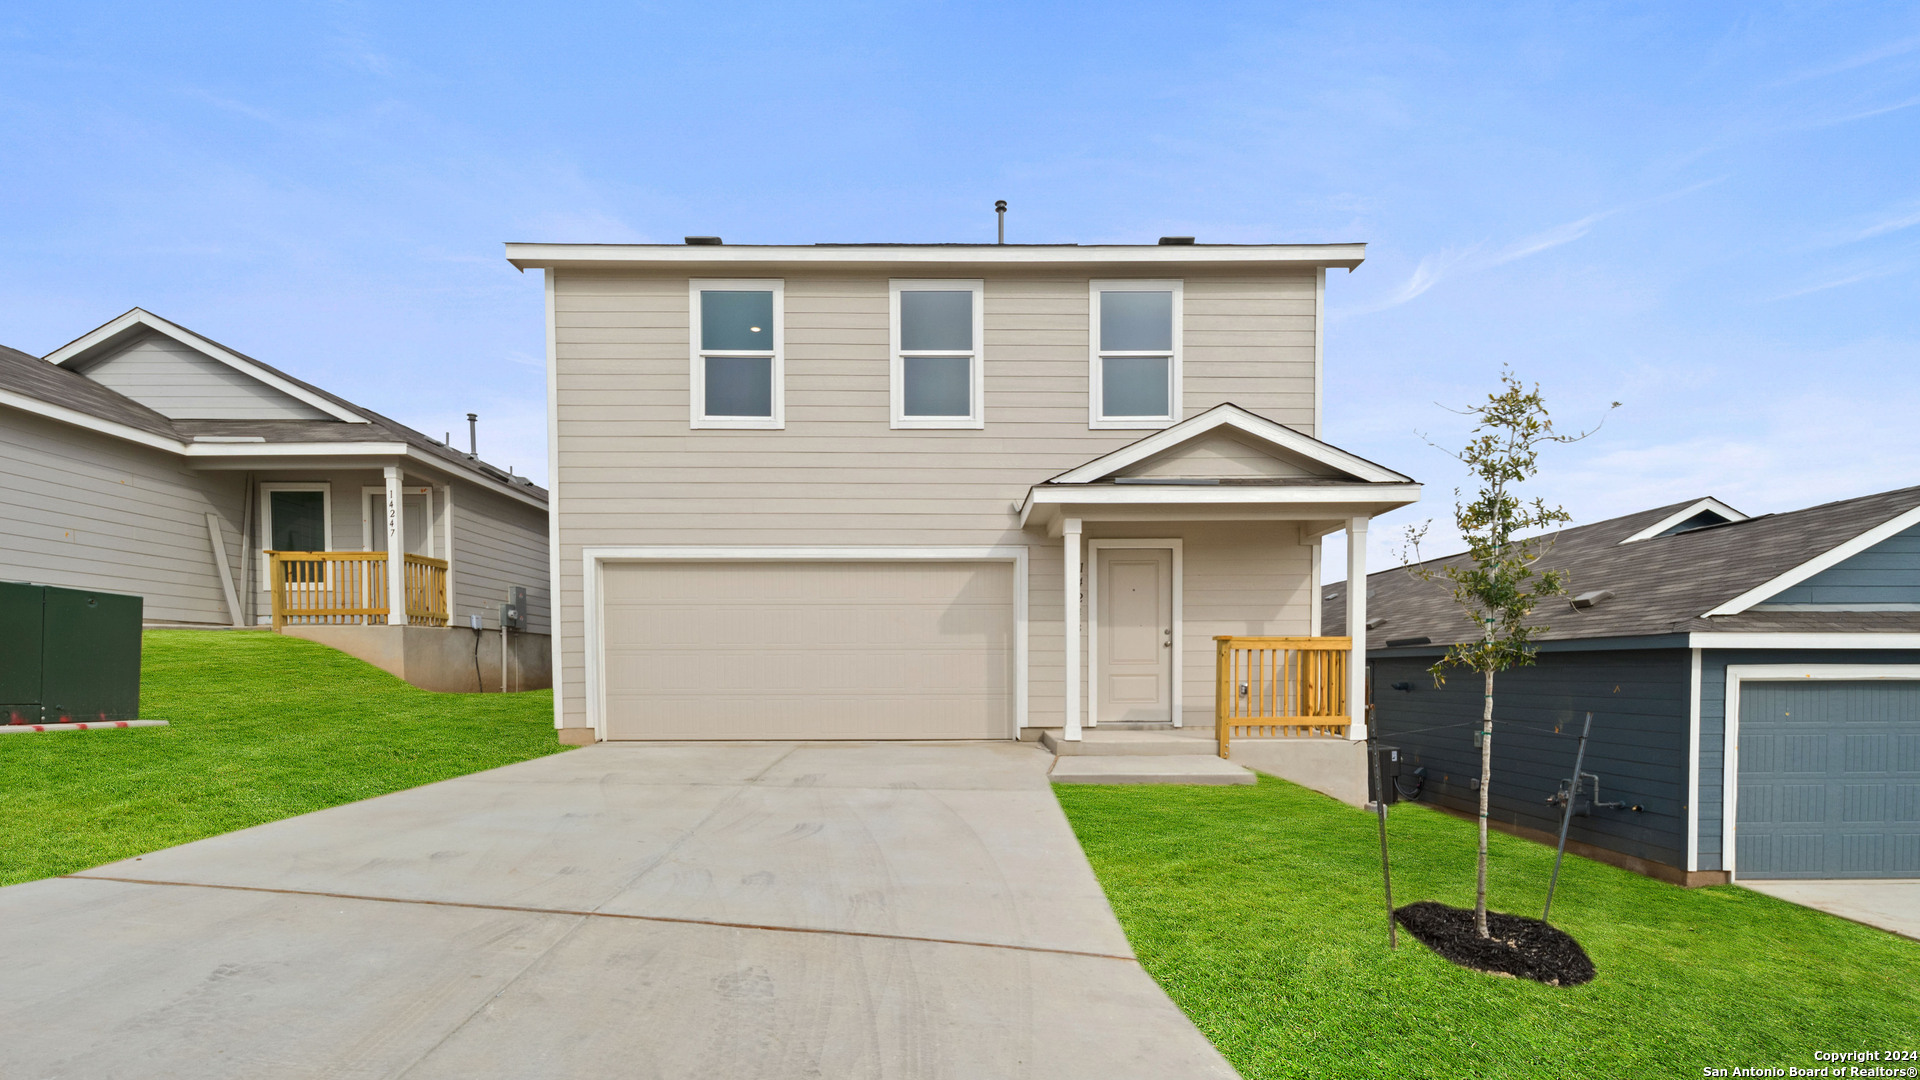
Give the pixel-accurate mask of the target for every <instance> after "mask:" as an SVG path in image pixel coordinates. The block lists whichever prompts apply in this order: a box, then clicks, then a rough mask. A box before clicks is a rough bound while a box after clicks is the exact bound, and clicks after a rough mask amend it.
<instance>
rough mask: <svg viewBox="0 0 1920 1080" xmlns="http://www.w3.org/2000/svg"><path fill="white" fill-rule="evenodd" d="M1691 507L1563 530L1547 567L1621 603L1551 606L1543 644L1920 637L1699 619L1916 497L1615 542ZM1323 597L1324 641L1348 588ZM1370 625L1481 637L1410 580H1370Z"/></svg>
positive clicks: (1451, 637) (1337, 626)
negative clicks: (1744, 635) (1704, 637)
mask: <svg viewBox="0 0 1920 1080" xmlns="http://www.w3.org/2000/svg"><path fill="white" fill-rule="evenodd" d="M1694 501H1695V500H1689V501H1687V502H1683V503H1674V504H1673V505H1671V506H1662V507H1658V508H1656V509H1653V510H1643V511H1641V512H1640V513H1637V514H1628V515H1627V516H1625V517H1618V518H1613V519H1612V520H1609V521H1601V522H1596V523H1594V524H1592V525H1582V526H1579V527H1577V528H1572V529H1563V530H1561V531H1560V533H1559V534H1558V536H1557V537H1556V538H1555V539H1554V542H1553V546H1552V548H1551V550H1549V551H1548V552H1547V554H1546V555H1545V557H1543V558H1542V559H1541V566H1542V567H1552V568H1555V569H1559V570H1564V571H1566V572H1567V575H1568V579H1569V581H1568V591H1569V592H1570V593H1572V594H1576V595H1577V594H1579V593H1583V592H1591V591H1595V590H1599V589H1610V590H1612V591H1613V593H1614V596H1613V598H1612V599H1609V600H1604V601H1601V602H1600V603H1598V604H1596V605H1594V606H1593V607H1591V608H1588V609H1587V610H1585V611H1575V610H1573V608H1572V607H1571V606H1570V605H1568V604H1566V603H1565V602H1562V601H1559V600H1555V601H1551V602H1549V603H1548V604H1547V605H1546V606H1545V608H1544V609H1543V610H1541V611H1540V612H1537V613H1536V614H1535V618H1534V620H1533V622H1534V623H1535V625H1545V626H1546V627H1547V628H1548V629H1547V630H1546V631H1545V632H1543V633H1542V634H1541V635H1540V640H1542V641H1554V640H1575V639H1580V638H1610V637H1634V636H1641V635H1654V634H1672V633H1687V632H1695V631H1751V632H1789V631H1799V632H1833V631H1883V632H1885V631H1905V630H1920V613H1914V612H1898V611H1895V612H1847V611H1831V612H1827V611H1793V612H1787V611H1746V612H1743V613H1741V614H1739V615H1717V616H1714V617H1713V618H1711V619H1708V618H1704V617H1703V614H1704V613H1705V612H1707V611H1710V610H1712V609H1713V608H1715V607H1717V606H1719V605H1720V604H1723V603H1725V602H1727V601H1728V600H1731V599H1733V598H1734V597H1736V596H1739V595H1740V594H1742V593H1744V592H1746V591H1747V590H1749V589H1752V588H1754V587H1755V586H1758V585H1762V584H1765V583H1766V582H1768V581H1771V580H1772V579H1774V578H1775V577H1778V576H1779V575H1780V574H1783V573H1785V572H1786V571H1788V570H1790V569H1792V568H1793V567H1795V566H1798V565H1800V564H1801V563H1803V562H1806V561H1807V560H1808V559H1811V558H1813V557H1814V556H1816V555H1818V554H1820V553H1821V552H1823V551H1827V550H1829V549H1831V548H1833V547H1836V546H1838V545H1839V544H1842V543H1844V542H1846V541H1848V540H1851V539H1852V538H1854V537H1856V536H1858V535H1860V534H1861V533H1864V532H1866V531H1867V530H1868V529H1871V528H1873V527H1874V526H1876V525H1879V524H1881V523H1883V522H1886V521H1888V520H1891V519H1892V518H1895V517H1898V516H1899V515H1901V514H1903V513H1905V512H1907V511H1908V510H1911V509H1913V508H1914V507H1916V506H1920V487H1909V488H1900V489H1898V490H1895V491H1883V492H1880V493H1879V494H1876V495H1866V496H1863V497H1861V498H1857V499H1846V500H1843V501H1841V502H1832V503H1826V504H1824V505H1821V506H1813V507H1809V508H1807V509H1805V510H1795V511H1792V512H1789V513H1784V514H1767V515H1764V516H1762V517H1756V518H1749V519H1748V520H1746V521H1739V522H1732V523H1730V524H1726V525H1715V526H1711V527H1708V528H1704V529H1695V530H1692V531H1689V532H1682V533H1675V534H1673V535H1671V536H1660V537H1655V538H1653V539H1651V540H1640V541H1636V542H1634V543H1631V544H1623V543H1621V542H1620V541H1621V540H1623V539H1625V538H1626V537H1629V536H1632V535H1633V534H1635V533H1637V532H1639V531H1641V530H1642V529H1645V528H1647V527H1648V526H1650V525H1652V524H1654V523H1655V522H1657V521H1660V520H1661V519H1662V518H1665V517H1668V516H1671V515H1672V514H1674V513H1677V512H1678V511H1680V510H1683V509H1685V508H1686V507H1688V506H1690V505H1692V503H1693V502H1694ZM1465 561H1466V557H1465V556H1464V555H1452V556H1448V557H1447V558H1444V559H1429V560H1427V562H1426V564H1425V565H1427V566H1429V567H1439V566H1443V565H1449V564H1453V565H1459V564H1463V563H1465ZM1321 592H1322V594H1323V604H1324V606H1323V608H1322V617H1321V625H1322V627H1323V628H1324V632H1325V633H1327V634H1332V635H1341V634H1344V633H1346V624H1347V617H1346V606H1347V605H1346V583H1345V582H1339V583H1336V584H1333V585H1329V586H1326V587H1325V588H1323V589H1322V590H1321ZM1367 619H1368V621H1369V622H1373V621H1374V620H1377V619H1385V620H1386V622H1385V623H1384V624H1379V625H1376V626H1375V628H1374V629H1373V631H1372V632H1371V633H1370V634H1369V638H1370V644H1375V643H1383V642H1386V641H1390V640H1399V639H1405V638H1416V637H1428V638H1431V639H1432V642H1433V644H1435V645H1446V644H1451V643H1453V642H1456V641H1462V640H1465V639H1466V638H1469V637H1471V636H1473V634H1474V632H1475V629H1476V628H1475V626H1474V624H1473V623H1472V622H1471V621H1470V620H1468V618H1467V617H1466V616H1465V615H1464V614H1463V613H1462V612H1461V610H1460V608H1459V606H1458V605H1456V604H1455V603H1454V602H1453V599H1452V597H1451V596H1450V595H1449V594H1448V592H1447V590H1446V588H1445V583H1444V582H1441V581H1432V582H1429V581H1422V580H1420V579H1419V578H1417V577H1415V576H1413V575H1412V574H1411V573H1409V572H1407V571H1406V570H1405V569H1403V568H1395V569H1392V570H1382V571H1380V572H1379V573H1377V574H1369V575H1367Z"/></svg>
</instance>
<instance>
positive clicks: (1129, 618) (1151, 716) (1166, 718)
mask: <svg viewBox="0 0 1920 1080" xmlns="http://www.w3.org/2000/svg"><path fill="white" fill-rule="evenodd" d="M1094 570H1095V573H1096V577H1097V582H1098V584H1097V587H1098V588H1099V590H1100V596H1099V607H1100V649H1099V655H1098V656H1097V657H1095V658H1094V664H1095V667H1094V671H1095V673H1096V674H1095V678H1097V679H1098V680H1099V693H1100V703H1099V704H1100V715H1099V717H1098V722H1099V723H1102V724H1106V723H1112V722H1114V721H1128V722H1134V721H1148V722H1157V723H1172V722H1173V551H1172V549H1170V548H1099V549H1097V551H1096V554H1095V558H1094Z"/></svg>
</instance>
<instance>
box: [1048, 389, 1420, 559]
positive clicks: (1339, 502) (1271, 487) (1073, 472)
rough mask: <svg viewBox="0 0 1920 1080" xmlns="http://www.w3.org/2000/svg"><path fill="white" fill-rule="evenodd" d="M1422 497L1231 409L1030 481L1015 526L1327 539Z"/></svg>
mask: <svg viewBox="0 0 1920 1080" xmlns="http://www.w3.org/2000/svg"><path fill="white" fill-rule="evenodd" d="M1419 498H1420V485H1419V484H1418V483H1417V482H1415V481H1414V480H1413V479H1412V478H1411V477H1408V476H1406V475H1404V474H1402V473H1398V472H1395V471H1393V470H1392V469H1389V468H1386V467H1385V466H1382V465H1378V464H1376V463H1374V462H1371V461H1368V460H1367V459H1365V458H1362V457H1360V456H1358V455H1356V454H1351V453H1348V452H1347V451H1345V450H1342V449H1340V448H1339V447H1337V446H1333V445H1331V444H1329V443H1324V442H1321V441H1320V440H1318V439H1315V438H1312V437H1311V436H1308V435H1302V434H1301V433H1300V432H1297V431H1295V430H1293V429H1292V428H1289V427H1287V426H1285V425H1283V424H1278V423H1275V422H1274V421H1272V420H1268V419H1267V418H1265V417H1263V416H1259V415H1256V414H1254V413H1251V412H1248V411H1247V410H1245V409H1242V408H1240V407H1239V406H1237V405H1234V404H1231V403H1225V404H1221V405H1216V406H1214V407H1213V408H1211V409H1209V410H1207V411H1206V412H1204V413H1201V414H1200V415H1198V416H1193V417H1189V418H1187V419H1186V420H1182V421H1181V422H1180V423H1178V424H1175V425H1173V426H1172V427H1170V428H1166V429H1164V430H1161V431H1156V432H1154V433H1153V434H1151V435H1148V436H1146V437H1145V438H1142V439H1139V440H1137V441H1135V442H1133V443H1129V444H1128V445H1126V446H1123V447H1121V448H1120V449H1118V450H1115V451H1113V452H1111V453H1108V454H1103V455H1101V456H1100V457H1097V458H1094V459H1093V460H1092V461H1089V462H1087V463H1086V464H1084V465H1080V466H1078V467H1076V468H1073V469H1069V470H1067V471H1066V472H1063V473H1061V474H1059V475H1058V476H1055V477H1054V478H1052V479H1051V480H1048V481H1046V482H1045V483H1042V484H1036V485H1034V487H1032V488H1031V489H1029V491H1028V492H1027V497H1026V500H1025V501H1024V502H1023V503H1022V504H1021V507H1020V523H1021V525H1022V526H1023V527H1024V526H1027V525H1029V524H1033V525H1040V526H1044V527H1046V529H1047V531H1048V533H1049V535H1059V533H1060V530H1061V523H1062V522H1063V521H1065V520H1066V519H1068V518H1080V519H1083V520H1089V521H1175V520H1186V521H1261V520H1287V521H1307V522H1313V523H1315V524H1313V525H1312V526H1310V531H1313V532H1333V531H1336V530H1338V529H1342V528H1345V527H1346V525H1347V522H1348V520H1349V519H1351V518H1354V517H1373V516H1375V515H1377V514H1381V513H1385V512H1386V511H1388V510H1392V509H1395V508H1398V507H1401V506H1406V505H1408V504H1409V503H1413V502H1417V501H1419Z"/></svg>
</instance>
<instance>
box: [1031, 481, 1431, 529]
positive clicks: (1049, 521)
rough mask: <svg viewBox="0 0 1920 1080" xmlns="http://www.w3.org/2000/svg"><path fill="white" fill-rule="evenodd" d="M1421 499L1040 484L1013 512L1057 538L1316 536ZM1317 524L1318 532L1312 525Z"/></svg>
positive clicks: (1217, 487) (1411, 491) (1290, 489)
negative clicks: (1258, 524) (1301, 526)
mask: <svg viewBox="0 0 1920 1080" xmlns="http://www.w3.org/2000/svg"><path fill="white" fill-rule="evenodd" d="M1419 500H1420V485H1419V484H1413V483H1367V482H1363V481H1354V482H1346V481H1327V480H1308V481H1295V482H1281V483H1260V484H1243V483H1193V482H1188V483H1168V484H1131V483H1130V484H1039V485H1036V486H1035V487H1033V488H1032V489H1031V490H1029V491H1028V492H1027V498H1026V501H1025V502H1024V503H1022V504H1021V506H1020V524H1021V526H1022V527H1023V528H1044V529H1045V530H1046V531H1047V534H1048V535H1049V536H1059V535H1060V533H1061V523H1062V522H1064V521H1065V520H1066V519H1068V518H1079V519H1080V520H1082V521H1089V522H1103V521H1304V522H1309V523H1312V524H1311V525H1310V526H1309V527H1310V528H1312V529H1313V531H1316V532H1332V531H1334V530H1337V529H1341V528H1345V527H1346V523H1347V521H1348V519H1350V518H1355V517H1374V516H1377V515H1379V514H1384V513H1386V512H1387V511H1389V510H1395V509H1398V508H1399V507H1402V506H1407V505H1409V504H1411V503H1415V502H1418V501H1419ZM1316 526H1317V527H1316Z"/></svg>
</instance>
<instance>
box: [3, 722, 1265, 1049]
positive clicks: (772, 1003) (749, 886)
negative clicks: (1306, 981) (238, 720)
mask: <svg viewBox="0 0 1920 1080" xmlns="http://www.w3.org/2000/svg"><path fill="white" fill-rule="evenodd" d="M340 752H342V753H351V752H352V748H351V747H342V748H340ZM1051 760H1052V759H1051V758H1050V757H1049V756H1048V755H1046V754H1045V753H1042V752H1040V751H1038V750H1036V749H1033V748H1030V747H1027V746H1021V745H1017V744H1005V743H1002V744H897V743H896V744H819V743H813V744H731V745H716V744H678V745H618V746H609V745H601V746H595V747H589V748H586V749H582V750H576V751H573V752H570V753H566V754H561V755H557V756H554V757H548V758H543V759H541V760H538V761H530V762H525V763H522V764H519V765H512V766H508V767H506V768H503V769H495V770H493V771H491V772H486V773H480V774H478V775H475V776H468V777H463V778H460V779H457V780H450V781H446V782H444V783H439V784H432V785H429V786H427V787H422V788H416V789H414V790H412V791H404V792H399V793H397V794H393V795H388V796H384V797H382V798H378V799H370V800H368V801H366V802H361V803H355V804H352V805H350V806H342V807H337V808H335V809H332V810H325V811H321V812H319V813H314V814H308V815H306V816H304V817H299V818H293V819H290V820H287V821H281V822H275V823H273V824H270V825H263V826H260V827H258V828H253V829H248V830H245V831H242V832H237V833H231V834H228V835H226V836H219V837H214V838H212V839H209V840H202V841H199V842H197V843H193V844H187V845H185V846H182V847H178V848H173V849H170V850H167V851H162V852H158V853H155V854H152V855H147V856H144V857H142V858H138V859H130V860H127V861H125V862H119V863H114V864H111V865H108V866H103V867H100V868H98V869H95V870H89V871H86V872H84V873H82V874H78V875H74V876H72V877H67V878H60V879H55V880H50V881H39V882H31V883H28V884H25V885H16V886H13V887H11V888H7V889H0V957H4V964H3V965H0V970H4V978H0V1031H5V1032H6V1033H7V1034H6V1036H5V1038H4V1039H0V1076H5V1077H8V1078H9V1080H26V1078H40V1077H87V1078H96V1077H101V1078H104V1077H140V1078H143V1080H144V1078H159V1077H195V1078H218V1077H236V1078H238V1077H246V1078H255V1077H263V1076H273V1077H329V1078H338V1077H399V1076H406V1077H416V1078H430V1077H449V1078H452V1077H458V1078H474V1077H512V1078H533V1077H566V1078H581V1077H612V1076H618V1077H640V1078H647V1077H661V1078H667V1077H675V1078H677V1077H726V1078H728V1080H736V1078H751V1077H813V1076H818V1077H835V1078H839V1077H880V1076H898V1077H956V1078H999V1077H1048V1078H1055V1077H1058V1078H1071V1077H1100V1078H1117V1077H1133V1076H1137V1077H1190V1076H1191V1077H1231V1076H1233V1075H1234V1074H1233V1071H1232V1070H1231V1068H1229V1067H1228V1065H1227V1064H1226V1062H1225V1061H1224V1060H1223V1059H1222V1058H1221V1057H1220V1056H1219V1054H1218V1053H1217V1052H1215V1051H1214V1049H1213V1048H1212V1046H1211V1045H1209V1044H1208V1043H1207V1041H1206V1039H1205V1038H1203V1037H1202V1036H1201V1035H1200V1033H1199V1032H1198V1031H1197V1030H1196V1029H1195V1028H1194V1026H1193V1025H1192V1023H1191V1022H1189V1021H1188V1020H1187V1018H1186V1017H1185V1016H1184V1015H1183V1014H1182V1013H1181V1012H1180V1011H1179V1010H1178V1009H1177V1008H1175V1007H1174V1005H1173V1003H1172V1002H1171V1001H1169V1000H1168V999H1167V997H1166V995H1165V994H1163V993H1162V992H1161V991H1160V989H1159V987H1158V986H1157V985H1156V984H1155V983H1154V982H1153V981H1152V979H1150V978H1149V977H1148V976H1147V974H1146V973H1145V972H1144V971H1143V970H1142V969H1141V968H1140V966H1139V964H1138V963H1137V962H1136V961H1135V960H1134V959H1133V954H1132V952H1131V950H1130V949H1129V948H1128V947H1127V942H1126V939H1125V937H1124V936H1123V935H1122V934H1121V932H1120V927H1119V924H1118V923H1117V922H1116V920H1115V919H1114V916H1113V913H1112V911H1111V909H1110V908H1109V907H1108V906H1107V903H1106V900H1105V898H1104V897H1103V896H1102V894H1101V892H1100V888H1099V885H1098V883H1097V882H1096V881H1095V880H1094V877H1093V874H1092V872H1091V870H1090V869H1089V868H1088V865H1087V862H1086V859H1085V857H1084V856H1083V855H1082V854H1081V852H1080V848H1079V846H1078V844H1076V843H1075V842H1074V839H1073V835H1072V833H1071V831H1070V830H1069V829H1068V827H1067V823H1066V820H1065V818H1064V817H1063V815H1062V814H1061V812H1060V809H1059V806H1058V804H1057V803H1056V802H1055V801H1054V798H1053V794H1052V792H1051V791H1050V790H1049V785H1048V782H1047V776H1046V768H1047V765H1048V763H1049V762H1050V761H1051Z"/></svg>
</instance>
